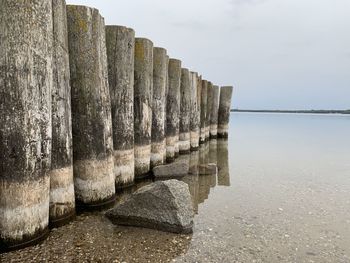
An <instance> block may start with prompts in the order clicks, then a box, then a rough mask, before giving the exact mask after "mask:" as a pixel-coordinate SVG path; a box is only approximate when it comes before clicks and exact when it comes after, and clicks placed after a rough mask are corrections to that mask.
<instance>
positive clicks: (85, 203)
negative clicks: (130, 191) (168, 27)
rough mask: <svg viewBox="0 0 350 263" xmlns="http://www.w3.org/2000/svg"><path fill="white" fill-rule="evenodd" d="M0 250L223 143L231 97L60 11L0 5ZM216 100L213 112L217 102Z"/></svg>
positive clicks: (39, 3)
mask: <svg viewBox="0 0 350 263" xmlns="http://www.w3.org/2000/svg"><path fill="white" fill-rule="evenodd" d="M0 17H1V20H0V231H1V233H0V248H1V250H8V249H15V248H19V247H21V246H25V245H28V244H29V243H30V242H32V241H33V242H34V241H38V240H40V239H42V238H43V237H44V236H46V234H47V233H48V226H49V223H50V224H51V225H53V226H57V225H60V224H63V223H65V222H68V221H69V220H71V219H72V218H73V217H74V215H75V207H76V204H77V205H79V206H81V207H88V208H97V207H103V206H105V205H109V204H111V203H113V202H114V199H115V193H116V189H117V188H120V187H126V186H129V185H131V184H133V183H134V180H135V179H138V178H143V177H145V176H148V175H150V172H151V169H152V167H154V166H157V165H161V164H164V163H166V162H172V161H174V160H175V158H176V157H177V156H178V155H179V154H183V153H189V152H190V151H191V150H198V147H199V144H201V143H204V142H205V141H207V140H208V139H209V138H210V137H212V138H216V137H217V136H219V137H227V132H228V121H229V111H230V103H231V95H232V87H222V88H221V89H219V87H218V86H214V85H212V83H211V82H209V81H206V80H204V79H202V77H201V76H199V75H198V73H196V72H190V71H189V70H188V69H185V68H182V64H181V61H180V60H177V59H173V58H169V56H168V55H167V51H166V50H165V49H163V48H157V47H153V43H152V42H151V41H150V40H148V39H145V38H135V32H134V30H132V29H130V28H126V27H123V26H106V27H105V23H104V19H103V17H102V16H101V15H100V14H99V11H98V10H97V9H94V8H89V7H85V6H71V5H68V6H66V3H65V1H64V0H52V1H47V0H35V1H12V0H3V1H1V2H0ZM219 93H220V100H219Z"/></svg>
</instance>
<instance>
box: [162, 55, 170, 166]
mask: <svg viewBox="0 0 350 263" xmlns="http://www.w3.org/2000/svg"><path fill="white" fill-rule="evenodd" d="M165 79H166V85H165V102H164V104H165V105H164V137H165V140H164V145H165V152H164V161H163V163H166V162H167V105H168V104H167V103H168V93H169V56H168V55H167V56H166V78H165Z"/></svg>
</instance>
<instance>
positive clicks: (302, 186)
mask: <svg viewBox="0 0 350 263" xmlns="http://www.w3.org/2000/svg"><path fill="white" fill-rule="evenodd" d="M229 136H230V137H229V140H228V165H229V176H228V178H227V181H229V183H227V186H216V187H215V188H212V189H211V191H210V194H209V198H208V200H206V201H205V202H204V203H202V204H200V205H199V214H198V215H197V216H196V231H195V233H194V236H193V238H192V242H191V245H190V248H189V250H188V251H187V253H186V254H185V255H184V256H183V257H181V258H180V259H179V260H180V261H186V262H194V261H197V260H198V261H199V262H233V261H238V262H350V116H345V115H310V114H251V113H234V114H231V118H230V133H229ZM220 158H224V159H225V158H226V157H225V156H222V155H221V156H220V155H218V162H219V160H220ZM228 185H229V186H228Z"/></svg>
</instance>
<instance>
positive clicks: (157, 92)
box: [151, 47, 168, 168]
mask: <svg viewBox="0 0 350 263" xmlns="http://www.w3.org/2000/svg"><path fill="white" fill-rule="evenodd" d="M167 63H168V58H167V55H166V50H165V49H164V48H159V47H155V48H153V100H152V112H153V113H152V134H151V135H152V149H151V168H152V167H155V166H157V165H161V164H164V156H165V155H166V141H165V130H164V127H165V100H166V97H165V93H166V86H167V75H168V71H167Z"/></svg>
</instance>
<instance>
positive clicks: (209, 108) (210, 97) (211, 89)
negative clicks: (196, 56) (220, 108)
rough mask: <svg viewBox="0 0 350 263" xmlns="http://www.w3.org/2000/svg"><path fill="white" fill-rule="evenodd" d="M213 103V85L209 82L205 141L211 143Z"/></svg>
mask: <svg viewBox="0 0 350 263" xmlns="http://www.w3.org/2000/svg"><path fill="white" fill-rule="evenodd" d="M212 101H213V83H211V82H210V81H209V82H208V87H207V115H206V119H205V120H206V122H205V140H206V141H209V138H210V117H211V110H212Z"/></svg>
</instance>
